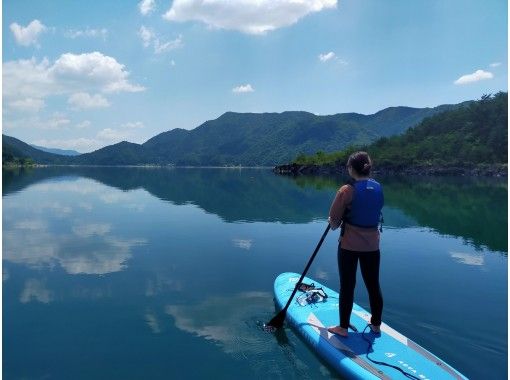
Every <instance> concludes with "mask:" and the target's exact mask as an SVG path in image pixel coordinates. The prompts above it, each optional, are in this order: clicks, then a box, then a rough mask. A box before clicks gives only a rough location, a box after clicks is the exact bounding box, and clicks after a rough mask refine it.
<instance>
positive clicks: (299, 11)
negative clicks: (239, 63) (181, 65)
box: [163, 0, 337, 34]
mask: <svg viewBox="0 0 510 380" xmlns="http://www.w3.org/2000/svg"><path fill="white" fill-rule="evenodd" d="M336 5H337V0H279V1H275V0H238V1H224V0H208V1H203V0H174V2H173V3H172V6H171V7H170V9H169V10H168V11H167V12H166V13H165V14H164V15H163V18H165V19H166V20H169V21H181V22H182V21H201V22H203V23H205V24H207V25H208V26H210V27H212V28H220V29H230V30H238V31H241V32H244V33H249V34H264V33H266V32H268V31H272V30H275V29H278V28H281V27H285V26H289V25H292V24H295V23H296V22H298V21H299V20H300V19H301V18H303V17H305V16H306V15H308V14H311V13H315V12H320V11H322V10H324V9H328V8H336Z"/></svg>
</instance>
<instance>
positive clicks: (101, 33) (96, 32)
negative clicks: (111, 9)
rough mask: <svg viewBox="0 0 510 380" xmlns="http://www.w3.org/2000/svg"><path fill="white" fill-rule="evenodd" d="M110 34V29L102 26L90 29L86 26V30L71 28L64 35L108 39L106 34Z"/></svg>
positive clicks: (73, 37)
mask: <svg viewBox="0 0 510 380" xmlns="http://www.w3.org/2000/svg"><path fill="white" fill-rule="evenodd" d="M107 35H108V29H106V28H101V29H90V28H88V27H87V28H86V29H85V30H79V29H78V30H77V29H70V30H68V31H67V32H65V33H64V36H65V37H67V38H72V39H75V38H79V37H93V38H95V37H101V38H103V40H104V39H106V36H107Z"/></svg>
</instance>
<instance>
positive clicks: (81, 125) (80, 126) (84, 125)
mask: <svg viewBox="0 0 510 380" xmlns="http://www.w3.org/2000/svg"><path fill="white" fill-rule="evenodd" d="M91 124H92V123H91V122H90V121H89V120H83V121H82V122H80V123H78V124H76V129H84V128H88V127H90V126H91Z"/></svg>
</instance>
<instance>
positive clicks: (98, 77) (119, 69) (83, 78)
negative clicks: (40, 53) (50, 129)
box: [2, 52, 145, 105]
mask: <svg viewBox="0 0 510 380" xmlns="http://www.w3.org/2000/svg"><path fill="white" fill-rule="evenodd" d="M2 76H3V96H4V99H5V100H6V104H7V105H9V104H10V103H11V102H16V101H18V102H22V101H25V102H27V100H26V99H28V98H32V99H44V98H46V97H48V96H55V95H70V94H73V93H77V92H101V93H112V92H137V91H143V90H145V89H144V88H143V87H141V86H139V85H135V84H132V83H130V82H129V80H128V77H129V72H128V71H126V69H125V66H124V65H123V64H121V63H119V62H117V60H116V59H115V58H113V57H109V56H107V55H104V54H102V53H99V52H93V53H84V54H71V53H67V54H62V55H61V56H60V57H59V58H58V59H57V60H56V61H55V62H54V63H53V64H51V63H50V62H49V60H48V59H46V58H45V59H43V60H42V61H40V62H37V60H36V59H35V58H32V59H29V60H18V61H9V62H5V63H4V64H3V73H2ZM20 104H21V103H20ZM15 105H16V103H15Z"/></svg>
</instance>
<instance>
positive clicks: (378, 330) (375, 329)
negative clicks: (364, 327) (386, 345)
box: [368, 324, 381, 334]
mask: <svg viewBox="0 0 510 380" xmlns="http://www.w3.org/2000/svg"><path fill="white" fill-rule="evenodd" d="M368 326H369V327H370V330H372V332H373V333H375V334H380V333H381V326H376V325H372V324H370V325H368Z"/></svg>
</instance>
